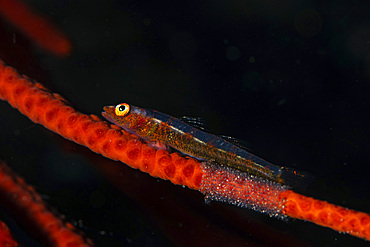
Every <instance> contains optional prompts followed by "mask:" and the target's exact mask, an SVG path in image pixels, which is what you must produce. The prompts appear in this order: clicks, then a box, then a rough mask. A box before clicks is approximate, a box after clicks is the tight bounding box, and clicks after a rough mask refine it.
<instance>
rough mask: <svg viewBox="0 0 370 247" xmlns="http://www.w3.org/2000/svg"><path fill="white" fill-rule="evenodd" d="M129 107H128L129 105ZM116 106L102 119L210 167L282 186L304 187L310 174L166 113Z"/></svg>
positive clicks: (106, 110)
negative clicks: (275, 162)
mask: <svg viewBox="0 0 370 247" xmlns="http://www.w3.org/2000/svg"><path fill="white" fill-rule="evenodd" d="M126 105H127V104H126ZM118 106H119V105H117V106H105V107H104V112H102V115H103V116H104V117H105V118H106V119H107V120H108V121H110V122H112V123H114V124H116V125H118V126H120V127H122V128H123V129H125V130H126V131H128V132H130V133H133V134H135V135H137V136H139V137H140V138H142V139H144V140H146V141H148V142H160V143H164V144H165V145H167V146H170V147H172V148H173V149H176V150H178V151H180V152H181V153H184V154H186V155H190V156H192V157H194V158H196V159H198V160H203V161H206V162H208V163H211V164H217V165H221V166H227V167H230V168H234V169H237V170H239V171H242V172H246V173H248V174H250V175H254V176H257V177H260V178H263V179H268V180H271V181H274V182H277V183H280V184H288V185H291V186H294V185H295V184H297V183H298V184H299V185H300V186H301V185H304V184H305V183H307V182H310V181H308V180H311V178H307V177H309V175H308V174H306V173H303V172H298V171H295V170H293V169H290V168H286V167H279V166H276V165H273V164H271V163H269V162H267V161H265V160H263V159H261V158H259V157H257V156H256V155H253V154H251V153H249V152H248V151H246V150H244V149H242V148H240V147H238V146H236V145H234V144H232V143H230V142H228V141H226V140H224V139H223V138H221V137H219V136H216V135H213V134H209V133H207V132H204V131H202V130H199V129H197V128H194V127H192V126H190V125H188V124H186V123H184V122H183V121H181V120H179V119H177V118H174V117H171V116H169V115H166V114H164V113H161V112H158V111H155V110H151V109H144V108H139V107H136V106H132V105H128V106H129V112H127V114H125V115H124V116H119V115H117V111H116V109H117V107H118Z"/></svg>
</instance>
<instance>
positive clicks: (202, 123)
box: [179, 116, 207, 131]
mask: <svg viewBox="0 0 370 247" xmlns="http://www.w3.org/2000/svg"><path fill="white" fill-rule="evenodd" d="M179 119H180V120H181V121H183V122H184V123H186V124H189V125H190V126H192V127H194V128H197V129H200V130H203V131H207V122H206V120H204V119H203V118H201V117H188V116H182V117H180V118H179Z"/></svg>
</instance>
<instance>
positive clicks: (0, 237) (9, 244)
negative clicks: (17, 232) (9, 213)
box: [0, 221, 18, 247]
mask: <svg viewBox="0 0 370 247" xmlns="http://www.w3.org/2000/svg"><path fill="white" fill-rule="evenodd" d="M0 246H1V247H2V246H6V247H16V246H18V243H17V241H15V240H14V239H13V237H12V235H11V234H10V231H9V228H8V226H7V225H6V224H5V223H4V222H2V221H0Z"/></svg>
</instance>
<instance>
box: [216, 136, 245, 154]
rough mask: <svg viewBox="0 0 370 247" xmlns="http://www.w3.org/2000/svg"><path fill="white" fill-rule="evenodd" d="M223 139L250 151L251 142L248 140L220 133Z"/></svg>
mask: <svg viewBox="0 0 370 247" xmlns="http://www.w3.org/2000/svg"><path fill="white" fill-rule="evenodd" d="M219 137H221V138H222V139H224V140H225V141H227V142H230V143H231V144H233V145H235V146H237V147H238V148H241V149H244V150H246V151H250V144H249V142H247V141H244V140H242V139H238V138H235V137H231V136H224V135H219Z"/></svg>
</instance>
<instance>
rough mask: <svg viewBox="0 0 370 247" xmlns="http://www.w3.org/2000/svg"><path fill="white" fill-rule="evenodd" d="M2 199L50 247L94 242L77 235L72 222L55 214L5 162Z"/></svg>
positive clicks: (1, 165)
mask: <svg viewBox="0 0 370 247" xmlns="http://www.w3.org/2000/svg"><path fill="white" fill-rule="evenodd" d="M0 198H1V199H0V201H1V203H2V205H4V206H5V207H7V208H8V209H9V210H12V213H13V214H14V215H15V216H16V217H17V218H18V219H19V220H20V221H21V222H23V223H24V224H25V225H27V226H30V225H31V227H32V228H31V227H30V229H29V230H30V232H33V233H34V234H35V235H37V236H38V237H39V238H40V239H41V240H42V241H43V242H45V243H46V244H47V245H48V246H58V247H68V246H76V247H77V246H79V247H88V246H93V243H92V242H91V240H89V239H87V238H85V237H83V236H81V235H80V234H79V233H77V230H76V228H75V227H74V226H73V225H72V224H71V223H68V222H64V221H63V220H62V219H60V218H59V217H57V216H56V215H55V214H54V213H52V212H51V211H50V210H49V207H48V206H47V205H46V204H45V202H44V201H43V200H42V199H41V197H40V196H39V195H38V194H37V193H36V191H35V190H34V188H33V187H31V186H29V185H27V184H26V182H25V181H24V180H23V179H22V178H20V177H19V176H17V175H16V174H15V173H13V172H12V171H11V169H10V168H9V167H8V166H7V165H5V163H4V162H3V161H0Z"/></svg>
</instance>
